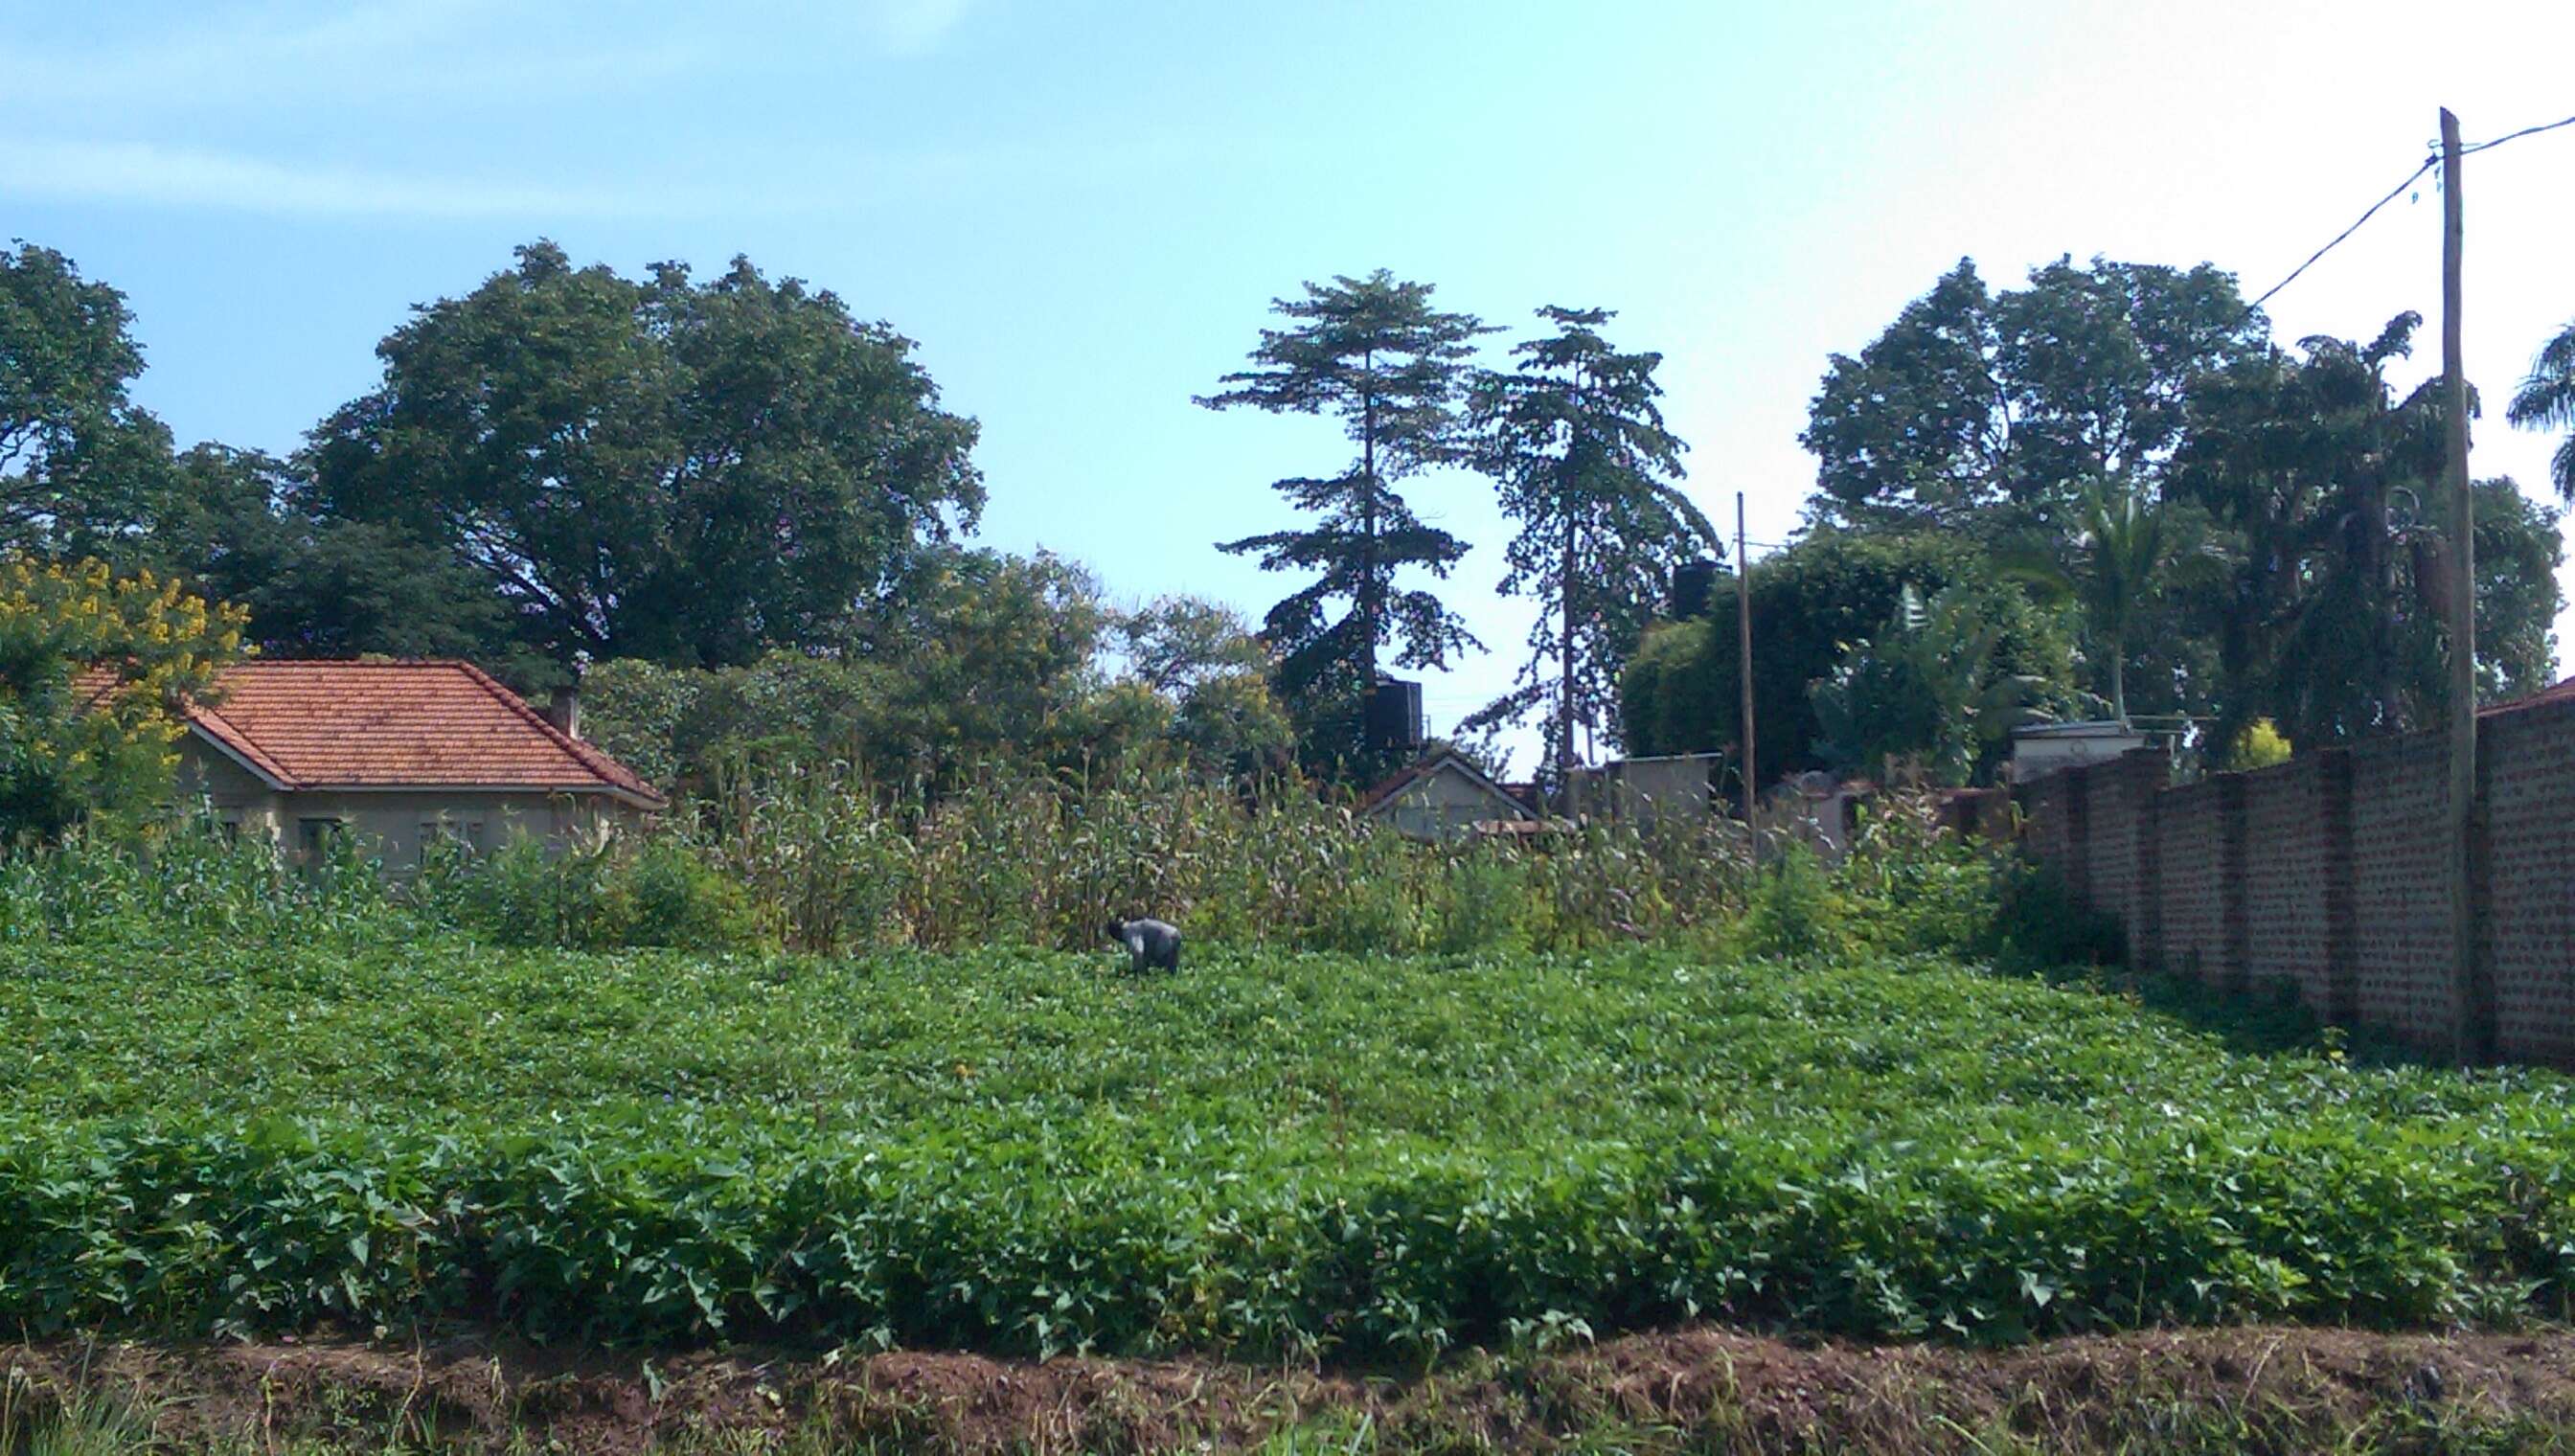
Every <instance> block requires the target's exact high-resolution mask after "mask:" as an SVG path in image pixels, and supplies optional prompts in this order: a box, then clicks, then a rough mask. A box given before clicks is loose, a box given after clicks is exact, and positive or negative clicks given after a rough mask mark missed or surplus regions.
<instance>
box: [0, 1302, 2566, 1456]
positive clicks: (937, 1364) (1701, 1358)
mask: <svg viewBox="0 0 2575 1456" xmlns="http://www.w3.org/2000/svg"><path fill="white" fill-rule="evenodd" d="M0 1366H5V1368H6V1370H7V1372H8V1373H7V1382H8V1386H7V1388H8V1392H9V1398H10V1400H11V1402H12V1403H13V1405H14V1407H15V1410H16V1413H17V1415H18V1417H19V1421H20V1425H21V1427H22V1428H23V1427H24V1424H25V1422H26V1421H27V1420H28V1419H29V1413H30V1412H36V1413H38V1414H39V1415H40V1414H41V1412H42V1411H43V1410H46V1409H50V1408H53V1407H54V1406H56V1405H57V1404H59V1403H60V1402H61V1401H62V1400H63V1399H65V1398H66V1397H67V1396H69V1395H70V1394H72V1393H73V1392H76V1391H81V1390H88V1391H92V1392H105V1393H108V1394H110V1395H112V1396H115V1397H119V1398H123V1399H125V1400H128V1401H130V1402H133V1403H135V1404H136V1405H137V1407H138V1408H140V1409H143V1410H145V1411H148V1412H149V1413H150V1419H151V1421H152V1424H153V1428H154V1430H155V1432H156V1434H157V1435H158V1437H159V1441H158V1443H157V1444H160V1445H162V1446H164V1447H165V1448H167V1449H171V1450H199V1449H205V1448H208V1447H217V1446H223V1447H230V1448H233V1449H247V1450H252V1451H261V1450H268V1451H283V1450H287V1449H290V1448H294V1449H313V1448H315V1446H316V1445H317V1444H319V1445H327V1446H328V1447H329V1448H332V1449H347V1450H376V1449H384V1448H386V1447H388V1446H395V1447H400V1448H403V1449H430V1450H453V1451H463V1452H487V1451H488V1452H500V1451H530V1450H537V1451H563V1452H574V1453H603V1456H605V1453H618V1456H625V1453H641V1452H646V1451H656V1452H660V1451H684V1450H704V1449H722V1450H727V1451H745V1450H748V1451H759V1450H788V1449H842V1448H844V1447H857V1448H862V1449H876V1450H928V1451H948V1452H1003V1451H1013V1452H1073V1451H1169V1450H1182V1451H1227V1450H1241V1449H1247V1448H1255V1447H1260V1446H1263V1445H1264V1444H1265V1443H1268V1444H1269V1445H1270V1446H1271V1448H1272V1449H1279V1450H1284V1449H1323V1447H1324V1445H1326V1444H1328V1446H1329V1447H1330V1448H1331V1449H1343V1443H1342V1441H1341V1440H1340V1439H1339V1438H1338V1437H1335V1438H1334V1439H1332V1440H1330V1441H1329V1442H1328V1443H1321V1442H1308V1443H1306V1444H1303V1445H1299V1444H1298V1443H1297V1439H1296V1438H1297V1436H1298V1434H1299V1433H1303V1432H1314V1431H1326V1430H1328V1431H1333V1432H1341V1433H1348V1434H1349V1435H1350V1436H1351V1440H1350V1441H1349V1443H1348V1446H1347V1449H1359V1448H1360V1447H1361V1446H1362V1445H1364V1446H1365V1447H1366V1448H1367V1449H1377V1450H1413V1449H1442V1450H1477V1449H1483V1450H1502V1451H1520V1450H1526V1451H1542V1450H1552V1449H1561V1448H1563V1447H1564V1446H1566V1445H1568V1444H1571V1445H1579V1446H1581V1447H1583V1448H1584V1449H1601V1447H1602V1438H1601V1435H1600V1433H1602V1432H1615V1433H1619V1439H1618V1440H1617V1441H1614V1442H1611V1443H1609V1444H1611V1445H1612V1446H1614V1447H1617V1448H1621V1449H1699V1450H1717V1451H1746V1452H1754V1451H1815V1450H1878V1451H1933V1450H1958V1451H1992V1450H1998V1449H2005V1448H2010V1449H2022V1450H2048V1451H2055V1450H2064V1451H2094V1450H2100V1451H2108V1450H2155V1449H2166V1446H2165V1445H2164V1444H2163V1443H2162V1442H2160V1441H2159V1440H2158V1439H2157V1436H2156V1433H2157V1432H2163V1433H2165V1434H2166V1435H2167V1436H2169V1437H2170V1438H2171V1445H2173V1446H2176V1447H2177V1446H2180V1445H2183V1444H2186V1443H2185V1442H2184V1441H2183V1440H2182V1437H2183V1436H2184V1435H2189V1436H2190V1437H2191V1440H2190V1442H2189V1443H2187V1444H2192V1445H2195V1446H2200V1447H2205V1448H2208V1449H2233V1448H2234V1447H2235V1446H2237V1445H2239V1444H2240V1445H2242V1446H2243V1447H2245V1448H2248V1449H2250V1448H2256V1447H2258V1448H2264V1449H2274V1450H2303V1449H2314V1448H2313V1447H2311V1446H2309V1445H2308V1444H2307V1443H2308V1442H2309V1441H2311V1440H2321V1438H2322V1437H2323V1435H2325V1434H2326V1433H2342V1434H2343V1435H2344V1436H2348V1434H2349V1433H2352V1432H2364V1431H2369V1430H2378V1431H2382V1432H2385V1433H2389V1434H2390V1440H2389V1441H2387V1442H2386V1443H2383V1444H2381V1443H2370V1444H2364V1443H2359V1442H2352V1441H2348V1440H2345V1439H2338V1440H2336V1442H2335V1445H2336V1446H2338V1447H2341V1446H2348V1447H2350V1448H2351V1449H2389V1450H2396V1449H2427V1450H2438V1449H2455V1448H2459V1447H2458V1443H2457V1442H2456V1441H2454V1440H2450V1439H2446V1438H2444V1437H2443V1434H2442V1433H2444V1432H2449V1433H2453V1434H2455V1433H2458V1432H2465V1431H2477V1432H2488V1433H2491V1432H2494V1431H2499V1430H2501V1431H2515V1432H2520V1433H2523V1438H2537V1436H2538V1433H2546V1432H2575V1331H2567V1330H2546V1331H2540V1332H2534V1333H2527V1334H2465V1335H2448V1336H2433V1335H2388V1334H2372V1333H2362V1332H2355V1331H2347V1330H2332V1329H2299V1328H2259V1327H2256V1328H2242V1329H2229V1330H2189V1331H2160V1332H2149V1333H2142V1334H2129V1335H2116V1336H2100V1337H2085V1338H2074V1339H2063V1340H2056V1341H2052V1342H2048V1343H2044V1344H2038V1345H2031V1346H2026V1347H2022V1348H2018V1349H2010V1350H1987V1351H1978V1350H1967V1349H1959V1348H1955V1347H1948V1346H1926V1345H1906V1346H1886V1347H1870V1346H1850V1345H1840V1344H1830V1343H1826V1344H1816V1345H1797V1344H1790V1343H1784V1342H1781V1341H1778V1340H1774V1339H1768V1338H1762V1337H1757V1336H1752V1335H1746V1334H1740V1333H1734V1332H1728V1331H1724V1330H1719V1329H1693V1330H1685V1331H1678V1332H1672V1333H1666V1334H1656V1335H1639V1336H1633V1337H1628V1338H1621V1339H1616V1340H1610V1341H1605V1342H1603V1343H1601V1344H1599V1345H1596V1346H1592V1347H1588V1348H1584V1349H1580V1350H1577V1351H1573V1352H1567V1353H1559V1354H1552V1355H1533V1356H1521V1357H1513V1358H1499V1357H1491V1356H1482V1355H1474V1356H1467V1357H1463V1358H1459V1359H1455V1360H1451V1361H1447V1362H1443V1363H1442V1365H1441V1366H1440V1367H1439V1368H1437V1369H1434V1370H1432V1371H1430V1372H1427V1373H1424V1374H1413V1375H1406V1376H1362V1375H1354V1374H1348V1373H1335V1372H1332V1371H1328V1370H1323V1371H1317V1370H1312V1369H1279V1368H1268V1369H1264V1368H1257V1367H1252V1366H1245V1365H1234V1364H1224V1363H1217V1362H1196V1361H1186V1360H1175V1361H1112V1360H1093V1359H1059V1360H1053V1361H1048V1362H1044V1363H1036V1362H1024V1361H1009V1360H995V1359H987V1358H983V1357H980V1356H973V1355H961V1354H932V1353H907V1352H896V1353H887V1354H869V1355H856V1354H849V1355H843V1356H838V1357H835V1356H828V1355H827V1356H820V1357H818V1356H815V1355H812V1354H807V1353H799V1354H793V1355H790V1354H783V1353H776V1352H763V1351H759V1350H752V1349H736V1350H730V1351H724V1352H711V1353H693V1354H677V1355H655V1356H644V1355H636V1354H624V1355H620V1354H602V1353H597V1352H571V1351H565V1350H559V1349H541V1348H531V1347H527V1346H524V1345H515V1344H508V1343H497V1342H492V1341H487V1340H483V1339H479V1338H462V1337H460V1338H454V1339H450V1340H447V1341H444V1342H441V1343H432V1344H423V1345H419V1346H410V1347H397V1346H389V1345H385V1344H369V1343H363V1342H356V1341H319V1342H312V1343H294V1342H289V1343H276V1344H209V1345H186V1346H182V1345H168V1344H144V1343H127V1342H104V1341H102V1342H79V1341H56V1342H48V1343H38V1344H18V1345H7V1346H0ZM2227 1432H2232V1433H2235V1434H2233V1435H2231V1436H2226V1437H2225V1438H2224V1440H2223V1441H2222V1442H2220V1444H2218V1445H2215V1446H2208V1444H2207V1443H2208V1442H2210V1441H2211V1440H2214V1439H2217V1438H2216V1436H2213V1435H2212V1433H2219V1434H2220V1435H2222V1434H2223V1433H2227ZM2533 1448H2534V1447H2532V1446H2528V1445H2524V1444H2521V1441H2520V1440H2519V1439H2516V1440H2513V1441H2509V1442H2506V1443H2504V1444H2501V1445H2495V1444H2492V1443H2491V1442H2489V1443H2488V1444H2484V1445H2478V1446H2476V1447H2475V1449H2509V1450H2518V1449H2533ZM2537 1448H2539V1449H2557V1448H2558V1447H2557V1446H2556V1445H2555V1444H2554V1442H2553V1441H2549V1440H2545V1439H2541V1440H2540V1441H2539V1445H2538V1447H2537Z"/></svg>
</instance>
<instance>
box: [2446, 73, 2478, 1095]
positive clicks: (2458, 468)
mask: <svg viewBox="0 0 2575 1456" xmlns="http://www.w3.org/2000/svg"><path fill="white" fill-rule="evenodd" d="M2460 216H2461V214H2460V206H2459V119H2458V118H2457V117H2455V116H2452V115H2451V114H2450V110H2449V108H2448V107H2443V108H2442V109H2441V401H2442V409H2443V412H2444V414H2446V415H2447V417H2448V420H2447V424H2448V427H2449V439H2448V441H2447V446H2448V449H2447V451H2446V458H2445V460H2444V462H2443V474H2444V475H2445V476H2446V477H2447V479H2446V481H2445V482H2444V484H2446V485H2447V486H2448V487H2449V489H2448V491H2447V492H2446V494H2447V495H2448V496H2449V498H2450V553H2449V555H2450V604H2449V605H2450V844H2449V849H2450V873H2449V876H2448V878H2449V881H2450V933H2451V937H2452V938H2451V945H2450V1052H2451V1056H2452V1058H2453V1059H2454V1060H2456V1061H2457V1062H2458V1063H2459V1064H2460V1065H2462V1066H2464V1065H2467V1064H2468V1063H2469V1062H2471V1061H2474V1060H2475V1059H2476V1057H2477V1054H2478V1050H2479V1046H2478V1043H2479V1041H2480V1040H2481V1038H2482V1033H2483V1028H2482V1026H2481V1025H2480V1024H2479V1023H2480V1022H2481V1020H2482V1019H2483V1018H2482V1017H2481V1016H2480V1015H2479V1014H2478V1010H2477V999H2478V997H2477V924H2476V896H2475V893H2474V890H2475V886H2474V881H2473V876H2474V874H2475V863H2474V852H2473V843H2474V841H2473V837H2472V836H2473V835H2474V833H2475V830H2476V798H2477V619H2476V602H2477V547H2476V502H2475V496H2474V492H2473V491H2472V489H2471V488H2470V486H2469V484H2468V380H2467V374H2466V371H2465V369H2464V367H2463V366H2462V365H2461V364H2460V361H2459V252H2460V248H2461V243H2462V233H2463V227H2462V224H2461V221H2460Z"/></svg>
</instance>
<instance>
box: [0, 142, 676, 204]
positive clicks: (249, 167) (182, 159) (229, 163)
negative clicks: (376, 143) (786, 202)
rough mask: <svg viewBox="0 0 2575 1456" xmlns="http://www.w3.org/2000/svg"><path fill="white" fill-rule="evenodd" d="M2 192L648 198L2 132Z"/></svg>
mask: <svg viewBox="0 0 2575 1456" xmlns="http://www.w3.org/2000/svg"><path fill="white" fill-rule="evenodd" d="M0 194H5V195H8V196H12V197H20V198H29V199H46V200H52V201H79V202H112V203H132V204H140V205H144V206H153V207H197V208H222V209H228V210H234V211H243V212H264V213H283V214H293V215H304V216H324V217H417V218H474V217H518V216H528V217H537V218H546V219H551V218H559V217H590V216H600V215H608V214H624V213H635V212H642V211H648V210H649V211H669V210H670V208H669V207H668V206H667V203H668V202H669V199H668V198H667V197H665V198H662V199H659V200H658V201H660V202H661V203H663V204H665V205H662V206H656V207H652V208H649V209H648V208H647V207H645V206H643V205H642V204H643V202H644V199H641V198H637V197H632V196H625V195H620V194H617V193H613V192H606V191H601V190H599V189H595V188H564V187H554V186H547V185H541V184H529V183H524V182H515V181H506V180H490V179H477V178H462V177H426V176H409V175H402V174H397V173H389V172H375V171H366V170H362V169H352V168H345V167H337V166H328V165H298V164H288V163H282V162H276V161H271V160H268V159H266V158H261V157H254V156H247V155H244V154H241V153H235V152H219V151H210V150H206V149H203V148H196V147H169V146H161V145H157V144H154V143H150V142H93V141H66V140H54V139H46V138H27V137H8V138H0Z"/></svg>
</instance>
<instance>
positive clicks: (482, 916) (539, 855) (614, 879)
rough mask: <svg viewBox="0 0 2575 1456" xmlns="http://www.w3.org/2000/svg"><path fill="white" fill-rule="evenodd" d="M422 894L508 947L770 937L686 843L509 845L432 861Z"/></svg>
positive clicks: (526, 839) (705, 945)
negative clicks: (487, 852)
mask: <svg viewBox="0 0 2575 1456" xmlns="http://www.w3.org/2000/svg"><path fill="white" fill-rule="evenodd" d="M414 886H415V894H416V896H417V898H418V899H419V900H420V902H421V903H422V904H424V905H425V906H428V907H431V908H432V909H433V910H434V911H435V912H436V913H438V914H439V915H440V916H441V917H442V918H443V919H444V920H445V921H446V922H447V923H450V924H453V925H457V926H459V927H461V928H464V929H466V930H468V931H470V932H471V933H473V934H475V935H477V936H479V937H481V938H484V939H487V940H490V941H492V942H494V943H496V944H502V945H560V946H565V947H568V948H581V949H607V948H613V947H618V946H639V947H641V946H662V947H669V948H676V949H685V950H732V949H741V948H746V947H750V946H754V945H757V944H760V943H762V942H763V941H764V940H765V939H766V938H767V936H766V934H765V932H764V930H763V927H762V925H761V920H760V916H759V914H758V912H757V910H756V909H755V908H754V906H753V903H752V899H751V895H750V893H749V891H748V890H746V889H745V887H744V886H743V885H742V883H741V882H740V881H739V880H737V879H735V878H733V877H732V876H731V875H729V874H727V873H726V872H725V871H724V870H723V869H721V868H720V867H718V866H717V865H716V864H715V863H713V862H712V861H711V860H709V859H708V858H707V857H706V855H705V854H703V853H702V852H701V851H699V850H698V849H697V848H695V847H694V846H692V845H690V844H689V843H688V842H686V841H685V840H682V839H680V838H677V837H674V836H671V835H654V836H649V837H645V838H643V839H642V840H641V841H640V842H630V841H628V840H623V839H601V840H598V841H595V842H592V843H587V844H576V845H571V846H564V847H556V846H549V845H547V844H546V843H545V842H544V841H542V840H540V839H537V838H535V837H533V836H523V837H518V838H514V839H512V840H511V841H510V842H509V843H508V844H506V845H504V846H503V847H502V848H501V849H499V850H498V851H496V852H494V853H493V854H491V855H489V856H487V857H484V858H481V859H476V858H472V857H468V856H464V855H461V854H458V853H456V852H455V851H452V850H450V851H446V852H445V853H443V854H441V855H438V856H435V857H432V858H431V859H430V860H428V862H425V863H424V864H423V866H422V868H421V872H420V874H419V875H418V877H417V878H416V879H415V881H414Z"/></svg>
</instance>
